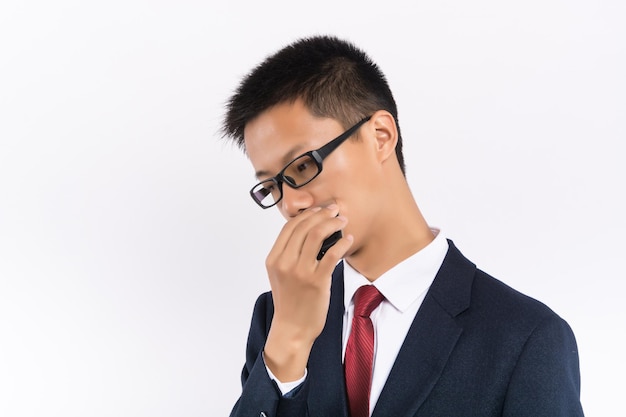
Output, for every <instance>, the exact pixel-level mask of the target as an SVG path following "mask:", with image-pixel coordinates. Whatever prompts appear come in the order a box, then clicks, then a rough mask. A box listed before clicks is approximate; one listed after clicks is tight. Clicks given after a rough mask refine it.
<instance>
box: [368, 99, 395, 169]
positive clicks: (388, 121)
mask: <svg viewBox="0 0 626 417" xmlns="http://www.w3.org/2000/svg"><path fill="white" fill-rule="evenodd" d="M371 123H372V124H373V126H374V129H375V138H376V153H377V155H378V160H379V162H384V161H386V160H387V159H389V158H390V157H392V156H395V154H396V144H397V143H398V127H397V126H396V121H395V119H394V118H393V116H392V115H391V113H389V112H388V111H386V110H378V111H377V112H376V113H374V114H373V115H372V119H371Z"/></svg>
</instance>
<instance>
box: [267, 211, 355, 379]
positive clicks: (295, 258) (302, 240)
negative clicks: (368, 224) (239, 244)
mask: <svg viewBox="0 0 626 417" xmlns="http://www.w3.org/2000/svg"><path fill="white" fill-rule="evenodd" d="M337 214H338V208H337V206H336V205H334V204H332V205H330V206H328V207H325V208H320V207H316V208H313V209H310V210H306V211H304V212H303V213H302V214H300V215H298V216H297V217H295V218H294V219H292V220H290V221H288V222H287V223H286V224H285V226H284V227H283V229H282V230H281V232H280V234H279V235H278V238H277V239H276V243H274V246H273V247H272V250H271V251H270V253H269V255H268V257H267V260H266V268H267V273H268V276H269V280H270V285H271V287H272V297H273V300H274V318H273V320H272V326H271V329H270V333H269V335H268V338H267V342H266V344H265V350H264V357H265V363H266V365H267V366H268V367H269V368H270V369H271V371H272V373H273V374H274V375H275V376H276V377H277V378H278V379H279V380H280V381H281V382H290V381H295V380H297V379H299V378H301V377H302V376H303V375H304V369H305V367H306V363H307V361H308V358H309V353H310V351H311V347H312V346H313V342H315V339H316V338H317V337H318V336H319V334H320V333H321V332H322V330H323V328H324V324H325V323H326V316H327V315H328V307H329V304H330V286H331V278H332V272H333V270H334V268H335V266H336V264H337V262H338V261H339V259H341V257H342V256H344V255H345V253H346V252H347V250H348V249H349V248H350V245H351V244H352V236H350V235H348V236H345V237H343V238H341V239H340V240H339V241H338V242H337V243H336V244H335V245H334V246H333V247H331V248H330V249H329V250H328V251H327V252H326V255H324V257H323V258H322V259H321V260H319V261H318V260H317V253H318V252H319V250H320V247H321V246H322V241H323V240H324V239H326V238H327V237H328V236H330V235H331V234H332V233H334V232H335V231H337V230H340V229H343V228H344V227H345V225H346V223H347V219H345V218H344V217H342V216H338V217H337Z"/></svg>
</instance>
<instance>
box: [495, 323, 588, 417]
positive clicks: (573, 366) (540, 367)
mask: <svg viewBox="0 0 626 417" xmlns="http://www.w3.org/2000/svg"><path fill="white" fill-rule="evenodd" d="M502 415H503V416H504V417H582V416H583V410H582V406H581V404H580V371H579V364H578V348H577V345H576V340H575V338H574V334H573V332H572V330H571V328H570V327H569V325H568V324H567V323H566V322H565V321H564V320H562V319H561V318H560V317H558V316H556V315H553V316H551V317H549V318H548V319H546V320H544V321H543V322H542V323H541V324H540V325H539V326H537V327H536V328H535V330H534V331H533V332H532V334H531V335H530V337H529V338H528V340H527V341H526V344H525V346H524V349H523V350H522V353H521V355H520V357H519V358H518V362H517V364H516V367H515V370H514V372H513V375H512V378H511V381H510V384H509V387H508V391H507V394H506V399H505V403H504V410H503V414H502Z"/></svg>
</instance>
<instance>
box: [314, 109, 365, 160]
mask: <svg viewBox="0 0 626 417" xmlns="http://www.w3.org/2000/svg"><path fill="white" fill-rule="evenodd" d="M371 118H372V116H368V117H366V118H364V119H362V120H361V121H359V122H358V123H357V124H355V125H354V126H352V127H351V128H350V129H348V130H346V131H345V132H344V133H342V134H341V135H339V136H337V137H336V138H335V139H333V140H331V141H330V142H328V143H327V144H326V145H324V146H322V147H321V148H319V149H318V150H316V151H313V152H311V154H312V155H313V157H314V158H315V159H316V160H317V162H318V163H320V162H322V160H323V159H324V158H326V157H327V156H328V155H329V154H330V153H331V152H332V151H334V150H335V149H337V147H338V146H339V145H341V144H342V143H343V141H344V140H346V139H347V138H349V137H350V136H352V134H353V133H354V132H356V131H357V129H358V128H360V127H361V125H363V123H365V122H367V121H368V120H369V119H371Z"/></svg>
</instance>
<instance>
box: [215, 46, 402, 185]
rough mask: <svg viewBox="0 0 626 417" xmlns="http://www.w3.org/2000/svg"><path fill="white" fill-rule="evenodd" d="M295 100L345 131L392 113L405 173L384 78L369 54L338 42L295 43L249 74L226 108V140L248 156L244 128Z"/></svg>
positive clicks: (394, 111) (394, 109)
mask: <svg viewBox="0 0 626 417" xmlns="http://www.w3.org/2000/svg"><path fill="white" fill-rule="evenodd" d="M297 99H301V100H303V102H304V104H305V106H306V107H307V108H308V109H309V111H311V113H312V114H314V115H315V116H319V117H330V118H333V119H336V120H337V121H339V122H340V123H341V124H342V125H343V126H344V128H348V127H349V126H352V125H353V124H355V123H356V122H358V121H359V120H361V119H362V118H364V117H367V116H370V115H371V114H373V113H374V112H376V111H378V110H386V111H388V112H389V113H391V115H392V116H393V118H394V120H395V123H396V127H397V129H398V144H397V145H396V156H397V158H398V162H399V163H400V168H401V169H402V172H403V173H404V171H405V167H404V157H403V155H402V136H401V135H400V127H399V125H398V110H397V107H396V102H395V100H394V98H393V94H392V93H391V89H390V88H389V85H388V83H387V79H386V77H385V75H384V74H383V73H382V71H381V70H380V69H379V68H378V66H377V65H376V64H375V63H374V62H373V61H372V60H371V59H370V57H369V56H368V55H367V54H365V52H363V51H362V50H360V49H359V48H357V47H356V46H355V45H353V44H352V43H350V42H347V41H345V40H341V39H338V38H337V37H334V36H313V37H307V38H302V39H300V40H297V41H295V42H294V43H292V44H290V45H288V46H286V47H284V48H282V49H281V50H279V51H278V52H276V53H275V54H273V55H270V56H269V57H267V58H266V59H265V60H264V61H263V62H261V63H260V64H259V65H258V66H256V67H255V68H254V69H253V70H252V71H251V72H250V73H249V74H247V75H246V76H245V77H244V78H243V80H242V81H241V84H240V85H239V87H238V88H237V90H236V91H235V93H234V94H233V95H232V97H231V98H230V99H229V100H228V102H227V105H226V114H225V116H224V121H223V125H222V133H223V136H224V137H228V138H232V139H233V140H234V141H235V142H236V144H237V145H238V146H239V147H241V148H242V149H244V150H245V145H244V137H243V132H244V128H245V126H246V123H248V122H249V121H250V120H252V119H254V118H255V117H256V116H258V115H259V114H260V113H262V112H264V111H265V110H267V109H269V108H270V107H272V106H275V105H277V104H281V103H285V102H294V101H296V100H297Z"/></svg>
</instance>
